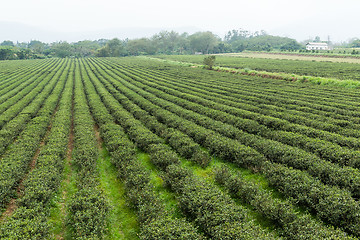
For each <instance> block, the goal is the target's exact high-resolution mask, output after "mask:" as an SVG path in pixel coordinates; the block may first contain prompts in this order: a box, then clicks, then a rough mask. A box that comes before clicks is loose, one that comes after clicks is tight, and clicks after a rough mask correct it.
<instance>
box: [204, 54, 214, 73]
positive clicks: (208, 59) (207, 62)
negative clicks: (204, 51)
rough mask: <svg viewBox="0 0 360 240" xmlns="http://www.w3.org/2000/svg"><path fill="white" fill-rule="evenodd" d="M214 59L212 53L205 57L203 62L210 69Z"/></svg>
mask: <svg viewBox="0 0 360 240" xmlns="http://www.w3.org/2000/svg"><path fill="white" fill-rule="evenodd" d="M215 60H216V57H215V56H214V55H211V56H207V57H205V58H204V61H203V63H204V65H205V66H206V67H207V68H208V69H210V70H212V69H213V66H214V64H215Z"/></svg>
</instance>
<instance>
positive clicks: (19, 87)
mask: <svg viewBox="0 0 360 240" xmlns="http://www.w3.org/2000/svg"><path fill="white" fill-rule="evenodd" d="M57 61H59V60H57ZM52 66H54V61H49V62H44V63H43V64H41V65H39V66H36V67H34V68H33V69H29V70H27V71H26V72H24V73H23V74H21V75H20V74H19V75H17V76H16V78H14V79H13V80H12V81H11V82H12V84H9V86H2V87H1V90H0V112H3V111H4V109H5V108H4V107H3V104H4V102H5V101H9V100H10V98H11V99H13V98H17V99H21V98H22V97H23V96H24V95H25V94H26V92H25V93H23V92H22V91H25V89H32V88H29V85H30V84H32V83H33V82H34V81H35V80H37V77H40V76H41V74H42V73H41V72H40V70H43V71H47V70H49V69H50V68H51V67H52ZM49 71H51V70H49ZM18 95H21V97H18ZM15 102H16V101H15ZM8 106H11V105H8Z"/></svg>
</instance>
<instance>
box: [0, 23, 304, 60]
mask: <svg viewBox="0 0 360 240" xmlns="http://www.w3.org/2000/svg"><path fill="white" fill-rule="evenodd" d="M302 48H304V46H303V45H301V44H300V43H298V42H297V41H296V40H294V39H290V38H287V37H278V36H272V35H269V34H267V33H266V32H264V31H260V32H254V33H252V32H250V31H247V30H242V29H239V30H231V31H229V32H228V33H227V34H226V35H225V37H224V38H223V39H222V38H220V37H219V36H217V35H215V34H214V33H212V32H210V31H206V32H197V33H194V34H191V35H190V34H188V33H182V34H180V33H178V32H175V31H161V32H159V33H157V34H155V35H153V36H152V37H150V38H145V37H144V38H139V39H124V40H120V39H118V38H114V39H111V40H110V39H99V40H95V41H90V40H84V41H78V42H74V43H68V42H66V41H60V42H54V43H44V42H41V41H38V40H32V41H30V42H28V43H26V42H21V43H19V42H17V43H14V42H12V41H9V40H7V41H3V42H2V43H1V44H0V60H11V59H33V58H51V57H59V58H64V57H93V56H97V57H120V56H136V55H152V54H209V53H228V52H241V51H244V50H252V51H270V50H274V49H277V50H290V51H292V50H299V49H302Z"/></svg>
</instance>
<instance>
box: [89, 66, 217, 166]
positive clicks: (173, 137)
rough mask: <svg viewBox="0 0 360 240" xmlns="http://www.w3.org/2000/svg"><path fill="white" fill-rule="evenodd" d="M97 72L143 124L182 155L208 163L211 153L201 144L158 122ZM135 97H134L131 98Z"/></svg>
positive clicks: (201, 164)
mask: <svg viewBox="0 0 360 240" xmlns="http://www.w3.org/2000/svg"><path fill="white" fill-rule="evenodd" d="M94 73H95V70H93V74H92V76H93V78H95V75H94ZM96 73H97V75H96V78H98V79H99V80H101V82H102V83H103V84H104V86H105V87H106V89H108V90H109V91H110V92H111V93H112V94H113V96H114V97H115V98H116V99H117V100H118V101H119V102H120V103H121V104H122V105H123V107H124V108H126V109H127V110H128V111H129V112H131V113H132V114H133V115H134V117H135V118H137V119H138V120H140V121H141V122H143V124H144V125H145V126H146V127H147V128H148V129H150V130H151V131H152V132H154V133H156V134H157V135H158V136H160V137H162V138H164V139H165V140H166V143H168V144H169V145H170V146H171V147H173V148H174V149H175V150H176V151H177V152H178V153H179V154H180V155H181V156H182V157H184V158H188V159H192V160H193V161H194V162H196V163H197V164H199V165H200V166H203V167H205V166H207V165H208V163H209V162H210V160H211V158H210V156H209V154H208V153H207V152H206V151H204V150H202V149H201V148H200V146H199V145H198V144H197V143H195V142H194V141H193V140H192V139H191V138H189V137H188V136H187V135H185V134H183V133H181V132H180V131H178V130H175V129H169V128H167V126H165V125H164V124H162V123H160V122H158V121H157V119H156V118H155V117H153V116H150V115H149V114H148V113H147V112H146V111H144V110H143V109H141V108H140V107H139V106H137V105H136V104H134V103H132V102H131V101H130V100H129V99H128V98H127V97H125V96H124V95H122V94H120V93H119V92H118V91H117V90H116V89H115V88H114V87H112V86H111V85H109V84H108V83H107V82H106V81H105V80H104V77H103V76H102V75H100V73H99V72H96ZM90 74H91V73H90ZM94 84H96V83H94ZM97 86H98V88H101V86H99V84H97ZM130 94H131V93H130ZM133 99H134V98H133V97H132V98H131V100H133Z"/></svg>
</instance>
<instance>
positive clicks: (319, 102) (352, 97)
mask: <svg viewBox="0 0 360 240" xmlns="http://www.w3.org/2000/svg"><path fill="white" fill-rule="evenodd" d="M111 61H112V62H115V63H116V62H117V61H116V59H114V58H113V59H111ZM128 61H129V63H130V64H133V65H134V61H135V64H138V63H139V62H141V61H142V60H141V59H138V58H137V59H128ZM123 62H124V61H122V64H118V66H119V65H123V66H124V64H123ZM141 63H142V64H141V66H140V69H144V68H152V69H166V70H167V71H162V72H160V71H157V70H155V71H152V72H155V73H156V74H157V75H158V76H159V75H160V76H161V75H167V76H169V75H170V76H171V79H178V78H179V77H180V78H181V77H182V80H186V82H192V83H194V84H199V85H205V86H211V87H212V88H213V89H222V90H226V92H227V94H230V95H231V94H233V93H241V95H243V97H245V96H254V97H258V99H259V100H262V101H268V102H270V103H271V101H273V104H278V103H286V104H287V105H292V104H293V106H296V105H298V106H307V107H310V108H314V107H315V108H316V109H319V110H326V109H327V108H329V107H330V108H332V110H333V111H328V112H334V111H339V112H341V113H344V115H349V114H348V113H349V112H348V111H347V110H354V111H353V113H354V114H356V115H358V114H357V113H356V111H357V110H358V107H359V104H357V101H358V100H359V97H358V94H357V93H356V90H350V89H347V90H346V94H344V91H345V90H344V89H336V88H333V87H332V88H325V87H324V86H321V87H316V86H307V88H306V91H301V90H304V86H302V85H296V84H295V85H294V84H284V83H283V82H279V81H278V80H269V79H265V80H264V79H261V78H255V79H254V77H246V76H241V77H240V78H241V81H239V77H238V76H231V75H229V74H217V73H216V79H211V78H210V79H209V78H208V77H207V76H209V74H211V73H208V71H204V70H200V69H186V68H185V69H184V68H183V69H182V71H181V73H182V74H181V76H179V71H178V70H177V68H176V67H169V66H164V65H163V66H159V65H158V63H152V64H153V65H150V66H149V67H146V66H147V65H148V64H149V63H151V61H145V62H144V61H143V62H141ZM125 64H126V63H125ZM126 66H127V67H130V69H133V70H136V69H134V68H133V67H132V66H129V64H126ZM119 67H120V68H121V66H119ZM134 67H135V66H134ZM136 67H138V65H137V66H136ZM149 71H151V70H149ZM206 72H207V74H204V73H206ZM170 73H172V74H170ZM194 76H196V81H195V80H192V79H194ZM254 80H256V81H254ZM269 86H270V88H269ZM274 88H276V89H274ZM279 90H281V91H279ZM274 92H276V95H274V94H273V93H274ZM261 98H262V99H261ZM324 98H326V101H324ZM275 100H277V102H274V101H275ZM335 106H336V108H334V107H335Z"/></svg>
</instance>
